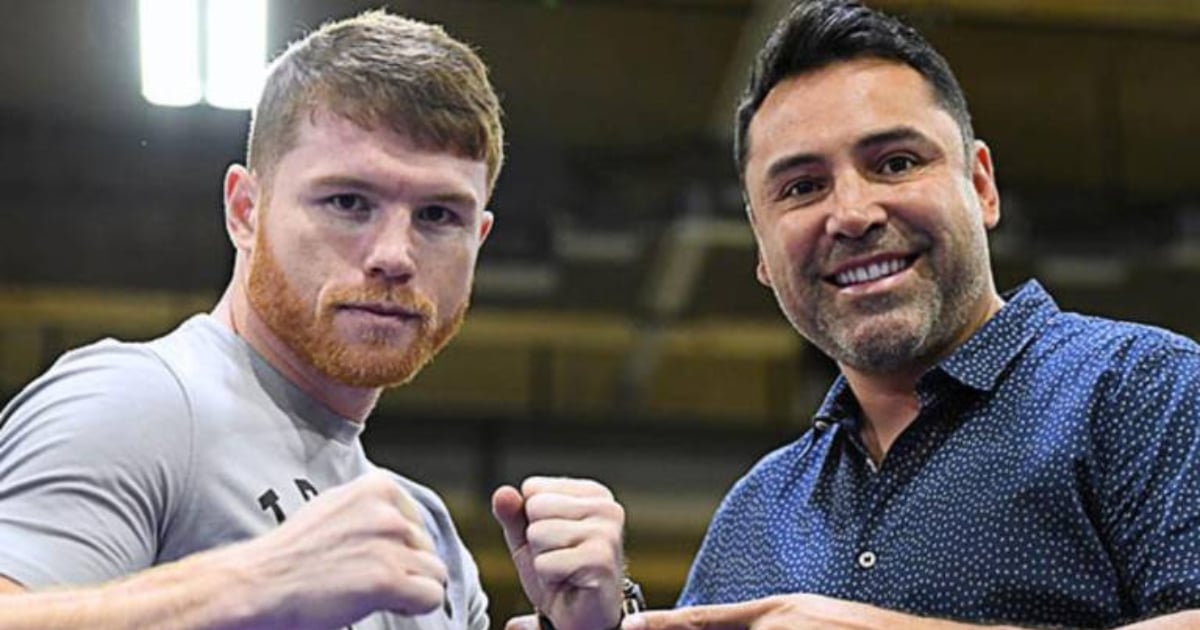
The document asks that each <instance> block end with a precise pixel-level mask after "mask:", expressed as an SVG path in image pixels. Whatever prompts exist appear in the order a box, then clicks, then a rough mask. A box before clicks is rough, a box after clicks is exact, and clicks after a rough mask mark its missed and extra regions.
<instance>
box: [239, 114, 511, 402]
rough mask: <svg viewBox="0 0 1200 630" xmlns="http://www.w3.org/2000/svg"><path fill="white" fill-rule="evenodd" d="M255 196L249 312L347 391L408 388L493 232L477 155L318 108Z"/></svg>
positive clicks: (449, 324) (455, 314) (461, 304)
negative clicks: (431, 147) (427, 146)
mask: <svg viewBox="0 0 1200 630" xmlns="http://www.w3.org/2000/svg"><path fill="white" fill-rule="evenodd" d="M263 185H264V187H263V188H262V189H261V195H260V199H259V204H258V207H259V211H258V212H259V215H258V217H257V231H256V233H255V244H254V248H253V252H252V253H251V256H250V271H249V282H248V294H249V298H250V303H251V305H252V306H253V308H254V309H255V311H256V312H257V313H258V315H259V316H260V317H261V318H262V319H263V321H264V322H265V323H266V324H267V326H268V328H270V330H271V332H272V333H273V334H274V335H275V336H277V337H278V338H279V339H281V340H282V341H284V342H285V343H286V344H287V346H288V347H289V348H290V349H291V350H292V352H294V353H295V354H296V355H297V356H298V357H299V358H300V359H302V360H303V361H305V362H307V363H308V364H310V365H311V366H313V367H314V368H316V369H317V370H318V371H319V372H321V373H322V374H324V375H325V376H327V377H328V378H330V379H332V380H334V381H337V382H340V383H342V384H346V385H352V386H358V387H381V386H388V385H396V384H400V383H404V382H406V381H408V380H409V379H411V378H412V377H413V376H414V375H415V374H416V373H417V372H418V371H419V370H420V369H421V367H422V366H424V365H425V364H426V363H427V362H428V361H429V359H430V358H431V357H432V356H433V355H434V354H436V353H437V351H438V350H439V349H441V347H442V346H444V345H445V344H446V343H447V342H448V341H449V340H450V338H451V337H453V335H454V333H455V332H456V331H457V329H458V327H459V325H460V323H461V321H462V318H463V315H464V313H465V312H466V309H467V303H468V299H469V296H470V289H471V283H472V278H473V275H474V269H475V261H476V258H477V254H478V251H479V247H480V246H481V245H482V243H483V241H484V239H485V238H486V236H487V234H488V231H489V230H490V228H491V223H492V217H491V214H490V213H487V212H485V211H484V210H483V207H484V204H485V203H486V200H487V192H488V189H487V166H486V165H485V164H484V162H483V161H481V160H472V159H467V158H462V157H458V156H456V155H454V154H451V153H446V152H439V151H428V150H424V149H421V148H418V147H417V146H416V145H414V144H413V143H412V142H411V141H410V140H409V139H408V138H406V137H403V136H401V135H399V134H396V133H394V132H392V131H390V130H379V129H363V128H361V127H359V126H357V125H355V124H354V123H352V122H350V121H348V120H346V119H344V118H341V117H339V116H336V115H332V114H329V113H327V112H320V111H318V112H317V113H316V114H314V115H313V116H311V117H308V118H307V119H306V120H305V121H304V122H303V123H302V124H301V128H300V130H299V133H298V137H297V141H296V144H295V146H294V148H292V149H291V150H290V151H289V152H288V153H286V154H285V155H284V156H283V157H282V158H281V159H280V160H279V162H278V163H277V164H276V165H275V168H274V170H273V176H272V178H271V180H270V181H269V182H265V183H264V184H263Z"/></svg>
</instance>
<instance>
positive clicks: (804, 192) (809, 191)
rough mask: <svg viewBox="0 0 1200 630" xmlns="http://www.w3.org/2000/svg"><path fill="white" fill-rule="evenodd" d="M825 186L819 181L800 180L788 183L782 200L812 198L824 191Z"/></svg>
mask: <svg viewBox="0 0 1200 630" xmlns="http://www.w3.org/2000/svg"><path fill="white" fill-rule="evenodd" d="M824 187H825V186H824V184H823V183H822V182H821V181H820V180H817V179H798V180H795V181H793V182H790V183H788V184H787V185H786V186H784V188H783V193H782V194H781V195H780V198H781V199H786V198H790V197H811V196H812V195H815V194H817V193H819V192H821V190H823V189H824Z"/></svg>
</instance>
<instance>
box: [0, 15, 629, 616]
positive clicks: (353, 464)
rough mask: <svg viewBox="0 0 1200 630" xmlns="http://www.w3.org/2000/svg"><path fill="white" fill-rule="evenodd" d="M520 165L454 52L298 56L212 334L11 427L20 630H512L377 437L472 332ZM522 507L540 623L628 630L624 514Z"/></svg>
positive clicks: (579, 486) (429, 34) (377, 29)
mask: <svg viewBox="0 0 1200 630" xmlns="http://www.w3.org/2000/svg"><path fill="white" fill-rule="evenodd" d="M502 146H503V140H502V130H501V126H500V108H499V104H498V102H497V99H496V95H495V94H494V92H493V90H492V87H491V85H490V84H489V82H488V79H487V71H486V68H485V67H484V65H483V63H482V62H481V61H480V60H479V58H478V57H477V56H476V55H475V54H474V53H473V52H472V51H471V50H470V49H469V48H468V47H467V46H465V45H463V44H462V43H460V42H458V41H456V40H454V39H452V38H451V37H449V36H448V35H447V34H446V33H445V32H444V31H443V30H442V29H441V28H439V27H436V26H431V25H427V24H422V23H419V22H415V21H411V20H406V19H403V18H400V17H397V16H393V15H388V14H386V13H382V12H370V13H365V14H363V15H360V16H358V17H355V18H352V19H349V20H344V21H341V22H336V23H333V24H329V25H326V26H324V27H322V28H321V29H319V30H317V31H316V32H314V33H313V34H311V35H309V36H308V37H307V38H305V39H304V40H302V41H300V42H297V43H296V44H294V45H292V46H291V47H290V48H289V49H288V50H287V51H286V52H285V53H284V54H283V55H281V56H280V57H279V58H278V59H277V60H276V61H275V62H274V63H273V64H272V67H271V69H270V73H269V77H268V80H267V82H266V86H265V89H264V92H263V95H262V97H261V100H260V101H259V103H258V106H257V107H256V109H255V112H254V118H253V125H252V130H251V135H250V142H249V149H248V159H247V166H245V167H243V166H240V165H234V166H232V167H230V168H229V170H228V173H227V175H226V178H225V185H224V199H225V225H226V229H227V231H228V233H229V236H230V239H231V241H232V242H233V245H234V247H235V249H236V258H235V263H234V270H233V277H232V280H231V281H230V283H229V286H228V289H227V290H226V292H225V294H224V296H223V297H222V298H221V300H220V302H219V303H218V304H217V305H216V307H215V309H214V310H213V311H212V313H211V314H204V315H197V316H195V317H193V318H191V319H190V320H188V321H187V322H185V323H184V324H183V325H181V326H180V327H179V328H178V329H176V330H175V331H174V332H171V333H170V334H168V335H166V336H164V337H162V338H159V339H156V340H153V341H150V342H147V343H120V342H116V341H112V340H107V341H103V342H100V343H97V344H94V345H92V346H88V347H85V348H82V349H79V350H76V351H73V352H70V353H68V354H67V355H65V356H64V357H62V358H61V359H60V360H59V361H58V362H57V363H56V364H55V365H54V366H53V367H52V368H51V369H50V370H49V371H48V372H47V373H46V374H44V375H43V376H41V377H40V378H38V379H37V380H36V381H34V382H33V383H32V384H30V385H29V386H28V387H27V388H26V389H25V390H24V391H23V392H21V393H20V394H19V395H18V396H17V397H16V398H15V399H14V400H13V401H12V402H11V403H10V404H9V405H8V407H7V408H6V409H5V410H4V412H3V415H2V416H0V424H2V425H3V429H2V431H0V593H3V594H0V629H3V630H15V629H34V628H37V629H41V630H45V629H54V628H89V629H91V630H102V629H116V628H150V627H153V628H173V629H188V628H230V629H232V628H289V629H331V628H342V627H347V626H350V625H351V624H353V628H355V629H356V630H368V629H399V628H424V629H434V628H471V629H477V630H482V629H483V628H487V627H488V617H487V610H486V605H487V599H486V597H485V595H484V593H483V592H482V590H481V588H480V583H479V577H478V575H477V570H476V567H475V564H474V562H473V560H472V558H471V555H470V554H469V553H468V551H467V550H466V549H465V548H464V547H463V545H462V542H461V541H460V539H459V537H458V535H457V533H456V531H455V528H454V526H453V523H452V522H451V519H450V516H449V514H448V512H447V511H446V508H445V506H444V504H443V503H442V502H441V500H440V499H439V498H438V497H437V495H436V494H434V493H433V492H432V491H431V490H429V489H427V488H425V487H423V486H421V485H418V484H417V483H415V482H413V481H410V480H408V479H406V478H403V477H400V476H398V475H395V474H393V473H390V472H385V471H382V470H380V469H378V468H376V467H375V466H374V465H373V464H371V462H369V461H368V460H367V459H366V457H365V455H364V453H363V449H362V445H361V444H360V442H359V439H358V437H359V434H360V432H361V430H362V428H363V422H364V421H365V419H366V417H367V416H368V415H369V413H370V412H371V410H372V408H373V407H374V405H375V403H376V401H377V399H378V397H379V395H380V392H381V390H382V388H384V387H388V386H393V385H399V384H403V383H406V382H407V381H409V380H410V379H411V378H412V377H413V376H414V375H415V374H416V373H417V372H418V371H419V370H420V369H421V367H422V366H423V365H424V364H425V363H426V362H428V361H429V359H430V358H431V357H432V356H433V355H434V354H436V353H437V351H438V350H439V349H440V348H441V347H442V346H443V345H445V344H446V342H447V341H449V340H450V338H451V337H453V335H454V333H455V331H457V329H458V327H459V324H460V323H461V321H462V319H463V314H464V313H465V312H466V309H467V302H468V296H469V294H470V289H471V283H472V276H473V272H474V267H475V263H476V257H477V253H478V251H479V248H480V246H481V245H482V244H483V242H484V240H485V239H486V237H487V235H488V232H489V230H490V229H491V227H492V221H493V217H492V215H491V213H489V212H487V211H486V210H485V209H484V208H485V206H486V203H487V201H488V198H489V196H490V194H491V192H492V188H493V185H494V183H495V180H496V176H497V174H498V172H499V170H500V165H501V162H502V153H503V150H502ZM496 505H497V508H496V511H497V514H498V516H500V517H501V520H502V522H503V523H504V526H505V529H506V535H507V537H508V539H509V540H510V541H511V542H512V543H513V553H514V558H515V559H516V560H517V564H518V569H519V573H520V577H521V579H522V582H523V584H524V586H525V587H526V591H527V593H528V594H529V595H530V598H531V600H532V601H533V602H534V604H536V605H537V606H538V608H539V610H540V611H541V612H542V613H543V614H544V615H545V616H546V617H547V618H548V619H549V620H551V621H552V622H553V623H554V624H556V626H557V627H558V628H560V629H562V630H604V629H607V628H612V627H613V626H614V625H616V623H617V622H618V620H619V618H620V617H619V616H620V606H621V574H620V571H621V547H620V544H621V533H622V527H623V521H624V514H623V512H622V511H621V508H620V507H619V506H618V505H617V504H616V503H615V502H614V501H613V499H612V496H611V495H610V494H608V492H607V490H605V489H604V488H603V487H601V486H599V485H598V484H595V483H591V482H586V481H580V480H570V479H548V478H532V479H529V480H526V481H525V483H524V484H522V486H521V489H520V490H517V489H515V488H511V487H505V488H503V489H501V490H500V491H498V493H497V501H496ZM535 560H536V562H535Z"/></svg>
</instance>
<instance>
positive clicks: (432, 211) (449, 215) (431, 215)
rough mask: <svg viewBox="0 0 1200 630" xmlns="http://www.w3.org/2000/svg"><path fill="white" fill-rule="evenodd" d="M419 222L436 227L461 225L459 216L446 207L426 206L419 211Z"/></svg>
mask: <svg viewBox="0 0 1200 630" xmlns="http://www.w3.org/2000/svg"><path fill="white" fill-rule="evenodd" d="M417 220H418V221H422V222H424V223H433V224H435V225H447V224H456V223H459V219H458V215H457V214H455V213H454V212H453V211H452V210H450V209H449V208H447V207H445V206H424V207H422V208H420V209H418V210H417Z"/></svg>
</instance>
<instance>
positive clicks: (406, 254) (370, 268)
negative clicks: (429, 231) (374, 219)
mask: <svg viewBox="0 0 1200 630" xmlns="http://www.w3.org/2000/svg"><path fill="white" fill-rule="evenodd" d="M381 214H382V215H383V216H381V217H380V219H379V222H378V224H377V226H376V229H375V230H373V231H372V232H371V234H370V236H369V239H370V240H369V242H368V244H367V255H366V260H365V261H364V267H365V270H366V273H367V276H368V277H371V278H374V279H378V280H384V281H387V282H401V283H402V282H407V281H408V280H410V279H411V278H412V276H413V274H414V273H415V272H416V269H417V262H416V258H415V254H414V251H413V249H414V244H413V239H414V238H415V235H414V234H413V223H412V219H411V216H410V213H409V212H407V211H404V210H401V211H398V212H387V213H381Z"/></svg>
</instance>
